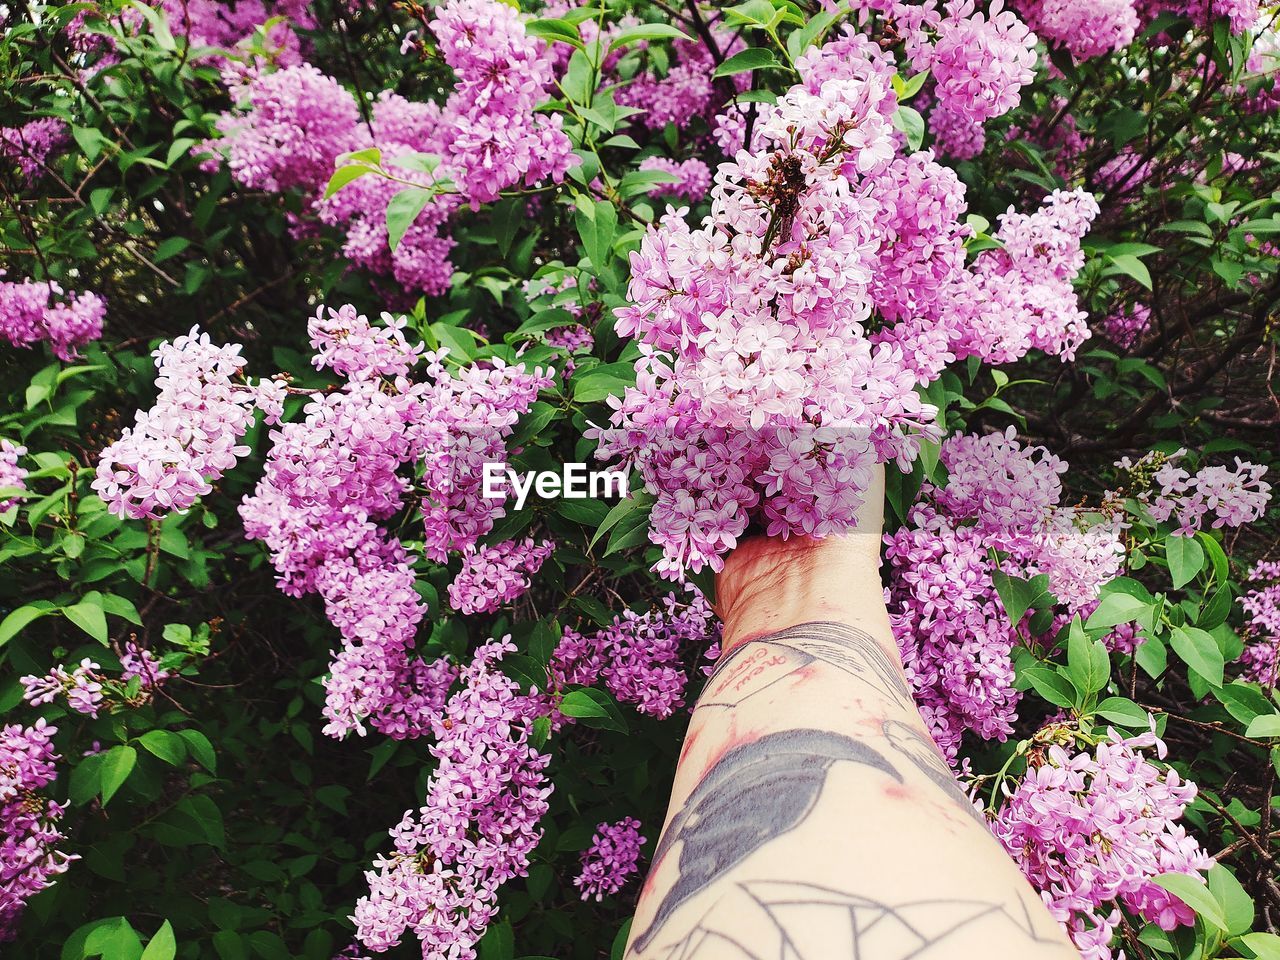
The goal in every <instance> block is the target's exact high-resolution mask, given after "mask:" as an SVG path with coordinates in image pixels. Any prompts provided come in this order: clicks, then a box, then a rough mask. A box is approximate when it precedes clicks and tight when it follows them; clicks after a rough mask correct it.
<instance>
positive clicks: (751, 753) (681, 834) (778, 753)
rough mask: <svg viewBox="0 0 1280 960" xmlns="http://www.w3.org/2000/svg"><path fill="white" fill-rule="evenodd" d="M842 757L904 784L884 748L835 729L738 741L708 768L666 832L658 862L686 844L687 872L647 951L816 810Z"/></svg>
mask: <svg viewBox="0 0 1280 960" xmlns="http://www.w3.org/2000/svg"><path fill="white" fill-rule="evenodd" d="M841 761H848V762H852V763H861V764H863V765H865V766H869V767H871V768H872V769H875V770H879V771H880V772H881V773H884V774H885V775H886V776H889V777H892V778H893V779H894V780H896V781H898V782H899V783H901V782H902V776H901V775H900V774H899V773H898V771H897V770H895V769H894V768H893V766H892V765H891V764H890V763H889V761H888V760H886V759H885V758H884V756H883V755H882V754H880V753H879V751H877V750H875V749H873V748H871V747H869V746H867V745H866V744H865V743H859V742H858V741H856V740H852V739H850V738H849V737H846V736H843V735H841V734H838V733H832V732H830V731H828V730H804V729H801V730H783V731H780V732H778V733H771V734H767V735H766V736H763V737H761V738H760V739H758V740H754V741H752V742H751V743H746V744H743V745H742V746H740V747H735V748H733V749H732V750H730V751H729V752H728V753H726V754H725V755H724V756H723V757H721V758H720V759H719V761H717V762H716V764H715V765H714V766H713V767H712V768H711V769H710V771H708V773H707V775H706V776H705V777H704V778H703V780H702V782H701V783H699V784H698V786H697V787H695V788H694V790H693V792H692V793H691V794H690V795H689V798H688V799H687V800H686V801H685V804H684V807H683V808H682V809H681V810H680V812H679V813H677V814H676V815H675V817H674V818H673V819H672V821H671V823H670V824H669V825H668V826H667V829H666V831H665V832H664V833H663V835H662V840H661V841H660V842H659V844H658V849H657V851H656V852H655V853H654V857H653V862H654V864H655V866H656V865H658V864H660V863H661V862H662V860H663V858H664V857H666V856H667V855H668V854H670V852H671V848H672V847H673V846H675V844H677V843H679V844H680V854H679V857H680V858H679V861H678V869H679V876H678V878H677V879H676V882H675V883H674V884H672V886H671V888H670V889H669V890H667V892H666V895H665V896H664V897H663V898H662V901H661V903H659V904H658V910H657V913H656V914H655V915H654V918H653V922H652V923H651V924H650V925H649V927H648V929H647V930H645V931H644V933H642V934H640V935H639V936H638V937H637V938H636V940H635V944H634V946H635V949H636V950H644V949H645V948H646V947H648V946H649V944H650V943H651V942H652V941H653V938H654V936H655V935H656V934H657V932H658V930H659V929H660V928H661V927H662V925H663V924H664V923H666V921H667V920H668V919H669V918H670V916H671V914H672V913H674V912H675V911H676V909H677V908H678V907H680V906H681V905H682V904H683V903H685V902H686V901H687V900H689V898H691V897H693V896H695V895H696V894H698V893H699V892H701V891H702V890H703V889H704V888H706V886H707V885H708V884H710V883H711V882H712V881H713V880H715V879H716V878H717V877H718V876H720V875H721V874H722V873H724V872H725V871H726V870H729V869H730V868H732V867H734V866H736V865H737V864H738V863H740V862H741V861H743V860H745V859H746V858H747V857H748V856H750V855H751V854H752V853H754V852H755V851H756V850H758V849H760V847H762V846H764V845H765V844H766V843H768V842H769V841H770V840H773V839H775V838H777V837H780V836H782V834H784V833H787V832H788V831H790V830H792V829H794V828H795V827H796V826H798V825H799V824H800V823H801V822H802V821H803V820H804V819H805V818H806V817H807V816H808V815H809V813H810V811H812V810H813V808H814V806H815V805H816V804H817V802H818V797H819V795H820V794H821V793H822V789H823V787H824V786H825V784H826V779H827V772H828V771H829V770H830V769H831V767H832V766H833V765H834V764H836V763H839V762H841Z"/></svg>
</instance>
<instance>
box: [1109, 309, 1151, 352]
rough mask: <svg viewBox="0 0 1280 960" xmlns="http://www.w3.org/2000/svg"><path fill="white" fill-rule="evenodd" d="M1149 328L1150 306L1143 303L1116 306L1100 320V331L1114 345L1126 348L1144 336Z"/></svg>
mask: <svg viewBox="0 0 1280 960" xmlns="http://www.w3.org/2000/svg"><path fill="white" fill-rule="evenodd" d="M1150 329H1151V308H1150V307H1148V306H1147V305H1146V304H1145V303H1133V304H1129V305H1128V306H1124V307H1117V308H1116V309H1115V310H1112V311H1111V313H1109V314H1107V316H1106V317H1104V318H1103V321H1102V331H1103V333H1105V334H1106V335H1107V337H1108V338H1110V340H1111V341H1112V342H1113V343H1115V344H1116V346H1119V347H1124V348H1125V349H1126V350H1127V349H1129V348H1130V347H1132V346H1133V345H1134V344H1135V343H1137V342H1138V341H1139V340H1141V339H1142V338H1143V337H1144V336H1146V334H1147V331H1149V330H1150Z"/></svg>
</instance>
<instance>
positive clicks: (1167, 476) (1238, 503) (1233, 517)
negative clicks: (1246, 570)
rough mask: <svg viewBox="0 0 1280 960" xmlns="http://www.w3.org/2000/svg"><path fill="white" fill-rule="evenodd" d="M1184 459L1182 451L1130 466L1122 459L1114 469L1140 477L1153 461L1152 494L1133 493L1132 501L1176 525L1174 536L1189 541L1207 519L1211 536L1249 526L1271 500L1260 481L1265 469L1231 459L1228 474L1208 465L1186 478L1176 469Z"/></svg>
mask: <svg viewBox="0 0 1280 960" xmlns="http://www.w3.org/2000/svg"><path fill="white" fill-rule="evenodd" d="M1185 455H1186V451H1185V450H1178V451H1177V452H1175V453H1173V454H1168V455H1166V454H1147V455H1146V456H1145V457H1143V458H1141V459H1140V460H1138V461H1136V462H1135V461H1133V460H1131V459H1130V458H1129V457H1125V458H1123V459H1122V460H1120V461H1119V462H1117V463H1116V466H1117V467H1119V468H1120V469H1122V470H1128V471H1131V472H1134V473H1139V474H1140V473H1141V472H1142V471H1143V469H1144V468H1145V467H1148V466H1157V461H1158V469H1156V470H1155V472H1154V473H1153V474H1152V475H1151V479H1152V481H1153V487H1152V489H1150V490H1143V491H1141V492H1139V493H1138V499H1139V500H1140V501H1141V502H1142V503H1143V504H1144V505H1145V506H1146V508H1147V510H1148V512H1149V513H1150V514H1151V516H1152V517H1153V518H1154V519H1155V520H1157V521H1159V522H1161V523H1163V522H1164V521H1166V520H1169V519H1171V518H1172V519H1176V521H1177V529H1176V530H1175V531H1174V532H1175V533H1176V534H1177V535H1179V536H1184V537H1189V536H1191V535H1192V534H1194V533H1195V532H1196V531H1197V530H1199V529H1200V528H1201V527H1202V526H1203V525H1204V522H1205V520H1207V519H1208V518H1209V517H1212V518H1213V521H1212V523H1211V525H1210V526H1211V527H1212V528H1213V529H1215V530H1216V529H1218V528H1219V527H1238V526H1241V525H1243V524H1246V523H1252V522H1253V521H1254V520H1257V519H1258V518H1259V517H1260V516H1262V512H1263V510H1265V509H1266V506H1267V503H1268V502H1270V500H1271V484H1269V483H1267V482H1266V481H1265V480H1263V479H1262V478H1263V477H1264V476H1265V475H1266V473H1267V468H1266V466H1264V465H1260V464H1256V463H1248V462H1246V461H1244V460H1241V459H1240V458H1239V457H1236V465H1235V467H1234V469H1233V468H1230V467H1226V466H1222V465H1220V464H1211V465H1208V466H1204V467H1201V468H1200V469H1199V470H1197V471H1196V472H1195V473H1194V474H1192V473H1191V472H1190V471H1189V470H1187V469H1186V468H1185V467H1183V466H1181V465H1180V463H1179V461H1180V460H1181V459H1182V457H1183V456H1185ZM1155 485H1158V486H1159V490H1156V489H1155Z"/></svg>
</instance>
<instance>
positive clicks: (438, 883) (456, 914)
mask: <svg viewBox="0 0 1280 960" xmlns="http://www.w3.org/2000/svg"><path fill="white" fill-rule="evenodd" d="M514 650H515V646H514V645H513V644H511V643H510V641H509V640H507V639H503V640H492V641H489V642H488V643H486V644H484V645H483V646H481V647H480V648H479V649H478V650H477V651H476V653H475V658H474V659H473V660H472V662H471V663H470V664H468V665H467V666H466V667H465V668H463V670H462V676H461V683H462V686H461V688H460V689H459V690H458V692H457V693H455V694H454V695H453V696H451V697H450V698H449V702H448V704H447V705H446V707H445V709H444V712H443V715H442V716H439V717H437V718H436V719H435V721H434V723H433V729H434V732H435V735H436V743H435V744H434V745H433V746H432V747H431V753H432V755H434V756H435V757H436V758H437V760H438V761H439V764H438V766H437V767H436V769H435V771H434V773H433V774H432V775H431V779H430V780H429V781H428V783H427V791H426V794H427V795H426V802H425V803H424V804H423V806H422V807H421V808H420V809H419V810H417V811H416V812H415V811H413V810H410V811H407V812H406V813H405V815H404V818H403V819H402V820H401V821H400V823H399V824H398V825H397V826H395V827H394V828H392V830H391V831H390V832H391V838H392V840H393V843H394V850H393V851H392V852H391V853H390V854H389V855H387V856H383V857H379V858H378V859H377V860H376V861H375V869H374V870H371V871H368V872H367V873H366V878H367V879H368V881H369V895H368V896H367V897H362V898H361V899H360V901H359V902H358V903H357V904H356V909H355V915H354V916H353V918H352V919H353V920H354V921H355V923H356V936H357V938H358V939H359V940H360V942H361V943H363V944H364V945H365V946H366V947H368V948H369V949H370V950H374V951H377V952H381V951H384V950H387V949H390V948H391V947H393V946H395V945H396V944H398V943H399V942H400V941H401V939H402V938H403V937H404V935H405V934H406V932H411V933H412V934H414V935H415V936H416V937H417V938H418V940H419V941H421V944H422V956H423V958H424V960H446V958H447V960H474V958H475V956H476V952H475V945H476V943H477V942H478V941H479V939H480V938H481V936H483V934H484V931H485V929H486V927H487V926H488V924H489V922H490V921H491V920H492V919H493V917H494V915H495V913H496V912H497V902H496V901H497V893H498V889H499V888H500V887H501V886H502V884H504V883H506V882H507V881H508V880H510V879H512V878H513V877H519V876H524V875H525V874H526V872H527V871H528V866H529V856H530V854H532V852H533V850H534V848H535V847H536V846H537V845H538V841H539V840H540V839H541V837H542V829H541V827H540V826H539V825H538V822H539V820H541V818H542V816H543V815H544V814H545V813H546V812H547V797H548V796H549V795H550V794H551V786H550V784H549V783H548V782H547V779H546V775H545V769H546V766H547V762H548V757H547V756H545V755H544V754H541V753H539V752H538V751H537V750H536V749H534V748H533V747H532V746H531V745H530V743H529V734H530V730H531V728H532V720H533V716H534V710H533V704H532V701H531V700H530V699H529V698H528V697H525V696H522V695H521V694H520V688H519V686H518V685H517V684H516V683H515V681H513V680H511V679H509V678H508V677H506V676H505V675H504V674H503V673H502V672H501V670H500V668H499V664H500V661H501V660H502V658H503V657H504V656H505V655H506V654H508V653H511V652H514Z"/></svg>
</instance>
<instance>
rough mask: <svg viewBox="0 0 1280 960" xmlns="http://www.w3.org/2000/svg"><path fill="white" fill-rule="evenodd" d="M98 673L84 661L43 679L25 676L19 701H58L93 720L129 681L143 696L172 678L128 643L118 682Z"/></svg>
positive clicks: (142, 650) (143, 651)
mask: <svg viewBox="0 0 1280 960" xmlns="http://www.w3.org/2000/svg"><path fill="white" fill-rule="evenodd" d="M101 670H102V667H101V665H100V664H98V663H95V662H94V661H93V660H91V659H90V658H88V657H85V658H84V659H83V660H81V661H80V663H79V664H78V665H77V666H76V667H74V668H73V669H72V670H70V671H68V670H67V668H66V667H64V666H62V665H58V666H55V667H54V668H53V669H52V670H50V671H49V673H48V674H46V675H45V676H41V677H37V676H31V675H28V676H25V677H23V678H22V680H21V682H22V686H23V694H22V697H23V699H24V700H26V701H27V702H28V703H30V704H31V705H32V706H39V705H40V704H44V703H52V702H53V701H54V700H56V699H58V698H62V699H63V700H65V701H66V705H67V707H69V708H70V709H71V710H74V711H75V712H76V713H83V714H86V715H88V716H90V717H96V716H97V715H98V713H99V712H100V711H101V710H102V709H103V707H104V706H105V705H109V703H110V696H112V695H114V696H117V697H120V696H124V695H125V688H126V687H127V685H128V684H129V682H130V681H131V680H134V679H135V678H136V679H137V681H138V689H139V691H143V692H145V691H149V690H153V689H154V688H156V687H158V686H159V685H160V684H161V683H163V682H164V681H165V680H167V679H169V678H170V677H171V676H173V673H172V671H170V670H166V669H163V668H161V666H160V662H159V661H158V660H157V659H156V658H155V657H154V656H153V655H152V654H151V651H150V650H147V649H145V648H144V647H139V646H138V645H137V644H136V643H133V642H132V641H129V642H128V643H126V644H125V648H124V652H123V653H121V655H120V678H119V680H118V681H115V680H113V678H111V677H109V676H108V675H106V674H104V673H101V672H100V671H101Z"/></svg>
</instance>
